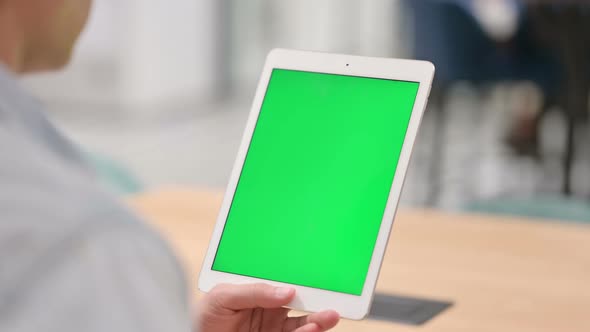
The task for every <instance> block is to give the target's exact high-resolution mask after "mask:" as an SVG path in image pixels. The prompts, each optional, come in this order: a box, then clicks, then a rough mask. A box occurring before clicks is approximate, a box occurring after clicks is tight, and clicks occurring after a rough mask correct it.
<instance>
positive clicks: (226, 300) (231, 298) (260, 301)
mask: <svg viewBox="0 0 590 332" xmlns="http://www.w3.org/2000/svg"><path fill="white" fill-rule="evenodd" d="M209 297H210V300H211V302H212V303H213V304H217V305H219V306H220V307H222V308H224V309H230V310H243V309H253V308H265V309H272V308H280V307H282V306H285V305H287V304H289V302H291V301H292V300H293V298H294V297H295V290H294V289H292V288H283V287H273V286H269V285H265V284H251V285H230V284H223V285H219V286H217V287H215V288H214V289H213V290H211V292H210V293H209Z"/></svg>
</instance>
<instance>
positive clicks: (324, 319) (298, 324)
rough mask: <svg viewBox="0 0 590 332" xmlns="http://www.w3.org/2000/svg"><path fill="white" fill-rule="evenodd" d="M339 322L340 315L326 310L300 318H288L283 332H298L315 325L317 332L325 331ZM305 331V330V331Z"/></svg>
mask: <svg viewBox="0 0 590 332" xmlns="http://www.w3.org/2000/svg"><path fill="white" fill-rule="evenodd" d="M339 320H340V315H338V313H337V312H335V311H332V310H328V311H322V312H318V313H315V314H311V315H307V316H301V317H289V318H287V320H286V321H285V326H284V331H288V332H291V331H296V332H299V331H300V329H301V328H310V329H311V327H308V325H313V324H315V325H317V326H318V327H319V331H327V330H329V329H331V328H333V327H334V326H336V324H338V321H339ZM305 331H307V330H305ZM314 331H315V330H314Z"/></svg>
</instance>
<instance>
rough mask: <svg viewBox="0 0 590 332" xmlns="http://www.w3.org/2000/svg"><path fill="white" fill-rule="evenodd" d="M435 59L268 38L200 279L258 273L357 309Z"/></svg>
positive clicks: (309, 305)
mask: <svg viewBox="0 0 590 332" xmlns="http://www.w3.org/2000/svg"><path fill="white" fill-rule="evenodd" d="M433 75H434V66H433V65H432V64H431V63H429V62H423V61H412V60H398V59H385V58H368V57H359V56H349V55H336V54H325V53H314V52H303V51H293V50H282V49H277V50H273V51H271V53H270V54H269V56H268V58H267V61H266V64H265V66H264V69H263V72H262V77H261V79H260V83H259V86H258V90H257V92H256V95H255V98H254V102H253V106H252V110H251V114H250V117H249V120H248V122H247V125H246V129H245V133H244V136H243V140H242V144H241V147H240V149H239V151H238V155H237V159H236V162H235V165H234V169H233V171H232V174H231V176H230V180H229V184H228V187H227V191H226V193H225V197H224V200H223V203H222V206H221V209H220V212H219V217H218V219H217V224H216V226H215V229H214V231H213V235H212V237H211V243H210V245H209V249H208V251H207V254H206V256H205V259H204V263H203V267H202V271H201V274H200V278H199V288H200V289H201V290H202V291H205V292H208V291H209V290H211V289H212V288H213V287H214V286H215V285H216V284H218V283H238V284H244V283H255V282H264V283H269V284H272V285H277V286H288V287H293V288H295V289H296V290H297V296H296V298H295V300H294V301H293V302H292V303H291V304H290V305H289V307H290V308H293V309H297V310H302V311H312V312H315V311H320V310H325V309H333V310H336V311H338V312H339V313H340V315H341V316H342V317H345V318H350V319H362V318H364V317H365V316H366V315H367V313H368V311H369V309H370V304H371V300H372V297H373V292H374V289H375V283H376V281H377V277H378V274H379V269H380V266H381V261H382V259H383V255H384V253H385V247H386V245H387V242H388V239H389V233H390V230H391V226H392V223H393V219H394V216H395V213H396V209H397V204H398V201H399V198H400V193H401V190H402V185H403V181H404V176H405V173H406V169H407V167H408V162H409V160H410V155H411V152H412V146H413V145H414V140H415V138H416V133H417V131H418V126H419V124H420V120H421V118H422V114H423V112H424V108H425V106H426V103H427V99H428V94H429V91H430V86H431V83H432V78H433Z"/></svg>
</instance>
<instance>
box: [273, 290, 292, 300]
mask: <svg viewBox="0 0 590 332" xmlns="http://www.w3.org/2000/svg"><path fill="white" fill-rule="evenodd" d="M292 292H293V290H292V289H291V288H284V287H278V288H276V289H275V296H276V297H277V298H279V299H284V298H287V297H289V296H291V293H292Z"/></svg>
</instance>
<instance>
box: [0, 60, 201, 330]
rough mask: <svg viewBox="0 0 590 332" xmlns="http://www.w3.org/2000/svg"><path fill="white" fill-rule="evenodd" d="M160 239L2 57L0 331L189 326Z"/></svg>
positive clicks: (176, 275) (183, 292)
mask: <svg viewBox="0 0 590 332" xmlns="http://www.w3.org/2000/svg"><path fill="white" fill-rule="evenodd" d="M188 302H189V301H188V292H187V287H186V284H185V279H184V275H183V272H182V271H181V269H180V268H179V265H178V263H177V261H176V259H175V258H174V256H173V255H172V253H171V251H170V249H169V248H168V246H167V245H166V243H165V242H164V241H163V240H162V239H160V237H159V236H158V235H157V234H156V233H155V232H153V231H152V230H151V229H150V228H149V227H147V226H146V225H145V224H144V223H142V222H141V221H140V220H139V219H138V218H136V217H135V216H134V215H133V214H131V213H130V212H128V211H127V210H126V209H125V208H124V207H123V206H122V205H121V204H119V203H118V202H117V201H116V200H115V199H114V198H113V197H111V196H110V195H109V194H108V193H107V192H106V191H104V190H102V188H101V187H100V185H98V183H97V181H96V180H95V178H94V175H93V170H92V169H91V168H90V167H89V166H88V164H87V163H86V161H85V160H84V158H83V157H82V156H81V154H80V153H79V152H78V150H77V148H76V147H75V146H74V145H73V144H71V143H70V142H69V141H68V140H67V139H66V138H64V137H63V136H62V135H61V134H60V133H59V132H58V131H57V130H56V129H55V127H54V126H53V125H52V124H51V123H50V122H49V121H48V120H47V119H46V118H45V116H44V115H43V112H42V107H41V105H40V104H39V103H38V102H36V101H35V100H33V99H32V98H31V97H29V96H28V95H27V94H26V93H25V92H24V91H23V90H22V89H21V88H20V86H19V85H18V83H17V82H16V79H15V77H13V76H12V74H10V73H9V72H8V71H7V70H6V69H4V68H3V67H2V66H1V65H0V331H11V332H39V331H43V332H53V331H55V332H70V331H71V332H82V331H87V332H99V331H100V332H106V331H109V332H110V331H125V332H150V331H153V332H156V331H158V332H160V331H170V332H173V331H174V332H176V331H183V332H188V331H190V330H191V325H192V324H191V321H190V311H189V306H188Z"/></svg>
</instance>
